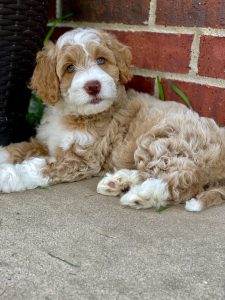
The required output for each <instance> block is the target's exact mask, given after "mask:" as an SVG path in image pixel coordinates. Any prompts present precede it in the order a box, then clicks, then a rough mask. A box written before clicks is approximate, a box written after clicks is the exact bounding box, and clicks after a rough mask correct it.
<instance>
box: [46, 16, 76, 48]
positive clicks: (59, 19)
mask: <svg viewBox="0 0 225 300" xmlns="http://www.w3.org/2000/svg"><path fill="white" fill-rule="evenodd" d="M72 16H73V13H68V14H66V15H64V16H62V17H60V18H57V19H51V20H49V21H48V26H51V28H50V29H49V30H48V32H47V34H46V36H45V39H44V45H45V44H46V43H47V42H48V41H49V40H50V38H51V36H52V34H53V32H54V30H55V28H56V26H57V25H58V23H59V22H61V21H64V20H67V19H69V18H71V17H72Z"/></svg>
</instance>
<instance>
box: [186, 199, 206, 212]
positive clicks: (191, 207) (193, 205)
mask: <svg viewBox="0 0 225 300" xmlns="http://www.w3.org/2000/svg"><path fill="white" fill-rule="evenodd" d="M185 209H186V210H188V211H201V210H202V209H203V205H202V203H201V201H199V200H198V199H195V198H192V199H191V200H188V201H186V204H185Z"/></svg>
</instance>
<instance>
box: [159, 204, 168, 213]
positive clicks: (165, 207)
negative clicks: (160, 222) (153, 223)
mask: <svg viewBox="0 0 225 300" xmlns="http://www.w3.org/2000/svg"><path fill="white" fill-rule="evenodd" d="M168 208H169V206H168V205H164V206H160V207H159V208H157V209H156V212H158V213H161V212H162V211H164V210H166V209H168Z"/></svg>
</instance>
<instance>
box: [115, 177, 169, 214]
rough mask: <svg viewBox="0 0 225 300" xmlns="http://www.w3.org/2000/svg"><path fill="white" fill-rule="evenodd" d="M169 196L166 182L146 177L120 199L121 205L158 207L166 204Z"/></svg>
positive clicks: (137, 207) (138, 207)
mask: <svg viewBox="0 0 225 300" xmlns="http://www.w3.org/2000/svg"><path fill="white" fill-rule="evenodd" d="M168 197H169V192H168V187H167V183H166V182H164V181H162V180H161V179H147V180H145V181H144V182H143V183H142V184H139V185H135V186H133V187H132V188H131V189H130V190H129V192H128V193H126V194H125V195H123V196H122V197H121V199H120V203H121V204H122V205H126V206H130V207H132V208H136V209H140V208H150V207H156V208H160V207H162V206H166V203H167V200H168Z"/></svg>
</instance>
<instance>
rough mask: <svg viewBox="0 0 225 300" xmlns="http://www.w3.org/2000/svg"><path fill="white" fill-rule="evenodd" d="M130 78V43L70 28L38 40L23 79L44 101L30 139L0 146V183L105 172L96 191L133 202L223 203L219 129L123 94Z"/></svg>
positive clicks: (23, 184) (24, 185) (8, 188)
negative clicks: (39, 46) (53, 38)
mask: <svg viewBox="0 0 225 300" xmlns="http://www.w3.org/2000/svg"><path fill="white" fill-rule="evenodd" d="M131 77H132V73H131V53H130V50H129V49H128V47H126V46H125V45H123V44H121V43H120V42H119V41H118V40H117V39H116V38H115V37H113V36H112V35H110V34H108V33H105V32H103V31H97V30H94V29H76V30H73V31H70V32H67V33H65V34H64V35H63V36H62V37H60V38H59V40H58V41H57V43H56V45H54V44H53V43H49V44H48V45H47V46H46V47H44V49H43V50H42V51H40V52H39V53H38V54H37V65H36V68H35V70H34V74H33V77H32V79H31V84H30V86H31V88H32V89H35V90H36V91H37V94H38V95H39V96H40V97H41V98H42V99H43V101H44V102H45V103H46V105H47V107H46V109H45V113H44V116H43V118H42V121H41V124H40V125H39V127H38V128H37V136H36V137H35V138H34V139H32V140H31V141H30V142H22V143H18V144H11V145H9V146H8V147H6V148H2V149H1V151H0V161H1V163H2V164H1V165H0V189H1V190H2V191H3V192H12V191H21V190H25V189H29V188H34V187H36V186H39V185H49V184H56V183H60V182H73V181H77V180H81V179H84V178H88V177H91V176H97V175H102V174H106V176H105V177H104V178H103V179H102V180H101V181H100V182H99V184H98V187H97V191H98V192H99V193H102V194H105V195H120V194H121V193H123V192H125V194H124V195H123V196H122V198H121V203H122V204H123V205H128V206H131V207H135V208H147V207H160V206H163V205H166V203H167V202H168V201H174V203H182V202H186V209H187V210H191V211H200V210H202V209H203V208H205V207H209V206H212V205H215V204H220V203H222V202H224V199H225V188H224V179H225V132H224V129H223V128H219V127H218V126H217V124H216V123H215V122H214V121H213V120H212V119H208V118H202V117H200V116H199V115H198V114H197V113H195V112H193V111H190V110H189V109H187V108H186V107H185V106H183V105H181V104H178V103H176V102H172V101H169V102H162V101H159V100H157V99H156V98H154V97H151V96H149V95H147V94H144V93H138V92H135V91H133V90H130V91H128V92H126V91H125V88H124V84H125V83H127V82H128V81H129V80H130V79H131ZM37 158H38V159H39V160H38V161H37ZM114 170H117V171H116V172H114V173H112V174H111V173H109V172H112V171H114ZM31 177H32V178H31ZM7 178H10V180H8V181H7V180H6V179H7ZM29 178H30V179H29ZM31 179H32V180H31ZM31 181H32V182H31Z"/></svg>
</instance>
